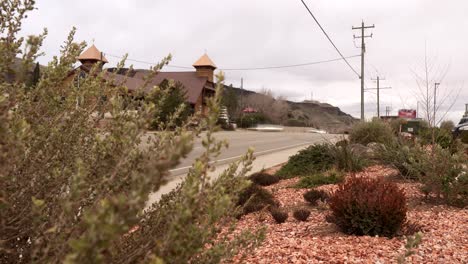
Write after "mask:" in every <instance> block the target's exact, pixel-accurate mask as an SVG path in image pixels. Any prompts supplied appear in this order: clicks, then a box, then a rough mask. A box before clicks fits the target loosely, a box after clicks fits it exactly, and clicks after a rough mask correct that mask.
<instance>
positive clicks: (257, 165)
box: [147, 131, 342, 207]
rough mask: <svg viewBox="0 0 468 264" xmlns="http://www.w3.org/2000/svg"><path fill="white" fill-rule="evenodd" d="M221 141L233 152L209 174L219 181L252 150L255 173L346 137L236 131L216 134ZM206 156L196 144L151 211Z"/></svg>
mask: <svg viewBox="0 0 468 264" xmlns="http://www.w3.org/2000/svg"><path fill="white" fill-rule="evenodd" d="M215 137H216V138H217V139H227V140H228V141H229V148H228V149H225V150H224V151H223V152H222V154H221V155H220V157H219V158H218V159H217V162H216V169H215V171H213V172H211V173H209V174H210V177H213V178H216V177H217V176H218V175H219V174H220V173H221V172H222V171H223V170H225V169H226V168H227V166H228V164H229V163H230V162H232V161H235V160H237V159H238V158H239V157H240V156H241V155H243V154H244V153H245V152H246V151H247V149H248V148H249V147H253V148H254V149H255V151H254V155H255V156H256V158H255V160H254V162H253V164H252V170H251V171H250V172H251V173H253V172H257V171H260V170H262V169H264V168H269V167H272V166H275V165H278V164H281V163H283V162H286V161H287V160H288V158H289V157H290V156H291V155H294V154H296V153H297V152H298V151H299V150H301V149H303V148H305V147H306V146H308V145H311V144H315V143H321V142H335V141H336V140H337V139H340V138H341V137H342V135H329V134H311V133H291V132H255V131H235V132H219V133H216V134H215ZM202 152H203V148H202V146H201V144H200V140H197V141H196V142H195V147H194V150H193V152H192V153H190V155H189V156H188V157H187V158H186V159H184V160H183V161H182V163H181V164H180V165H179V166H177V167H176V168H175V169H173V170H172V171H171V174H172V177H171V178H170V179H169V181H168V183H167V184H166V185H164V186H161V189H159V191H157V192H156V193H152V194H150V196H149V197H148V201H147V207H148V206H150V205H151V204H152V203H154V202H156V201H158V200H159V199H160V198H161V195H163V194H166V193H168V192H170V191H171V190H173V189H174V188H175V187H176V186H177V185H178V184H179V183H181V182H182V181H183V179H184V177H185V175H186V173H187V172H188V169H189V168H190V167H191V163H192V162H193V160H194V159H195V158H196V157H197V156H198V155H200V153H202Z"/></svg>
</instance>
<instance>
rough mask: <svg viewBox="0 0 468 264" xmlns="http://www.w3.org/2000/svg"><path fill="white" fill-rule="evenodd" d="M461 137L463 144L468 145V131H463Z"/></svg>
mask: <svg viewBox="0 0 468 264" xmlns="http://www.w3.org/2000/svg"><path fill="white" fill-rule="evenodd" d="M459 137H460V140H461V142H463V143H464V144H468V131H462V132H461V134H460V136H459Z"/></svg>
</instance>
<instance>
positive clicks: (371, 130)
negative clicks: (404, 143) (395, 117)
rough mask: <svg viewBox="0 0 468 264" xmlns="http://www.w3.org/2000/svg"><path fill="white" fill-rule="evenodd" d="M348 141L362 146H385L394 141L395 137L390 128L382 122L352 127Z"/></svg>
mask: <svg viewBox="0 0 468 264" xmlns="http://www.w3.org/2000/svg"><path fill="white" fill-rule="evenodd" d="M349 140H350V142H351V143H359V144H362V145H367V144H369V143H371V142H375V143H381V144H385V145H387V144H390V143H392V142H393V141H394V140H395V136H394V134H393V131H392V129H391V127H390V126H389V125H388V124H386V123H384V122H382V121H372V122H360V123H357V124H355V125H354V126H353V127H352V129H351V133H350V134H349Z"/></svg>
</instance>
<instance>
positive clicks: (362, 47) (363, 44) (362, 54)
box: [352, 21, 375, 121]
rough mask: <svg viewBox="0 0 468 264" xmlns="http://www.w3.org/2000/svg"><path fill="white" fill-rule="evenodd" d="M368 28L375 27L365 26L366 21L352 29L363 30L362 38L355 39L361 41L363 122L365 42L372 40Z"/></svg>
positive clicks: (362, 116) (362, 115) (373, 26)
mask: <svg viewBox="0 0 468 264" xmlns="http://www.w3.org/2000/svg"><path fill="white" fill-rule="evenodd" d="M367 28H375V25H372V26H366V25H364V21H362V24H361V26H360V27H352V29H353V30H361V35H360V36H354V38H355V39H357V38H360V39H361V76H360V77H359V78H360V79H361V121H364V53H366V43H365V41H364V39H365V38H372V34H370V35H368V36H366V35H365V30H366V29H367Z"/></svg>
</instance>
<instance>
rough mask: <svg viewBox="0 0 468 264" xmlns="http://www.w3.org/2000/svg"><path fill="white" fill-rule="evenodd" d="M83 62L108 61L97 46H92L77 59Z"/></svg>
mask: <svg viewBox="0 0 468 264" xmlns="http://www.w3.org/2000/svg"><path fill="white" fill-rule="evenodd" d="M77 59H78V60H80V61H81V62H82V61H83V60H95V61H102V62H103V63H107V62H109V61H107V59H106V58H105V57H104V55H103V54H102V52H100V51H99V50H98V49H97V48H96V46H94V44H93V45H91V47H89V48H88V49H87V50H85V51H83V53H81V54H80V56H78V58H77Z"/></svg>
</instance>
